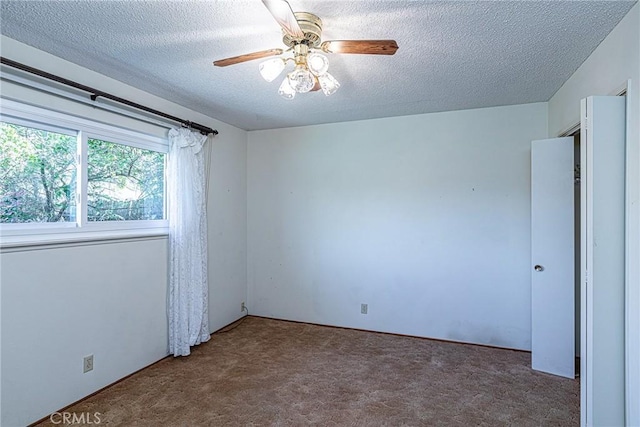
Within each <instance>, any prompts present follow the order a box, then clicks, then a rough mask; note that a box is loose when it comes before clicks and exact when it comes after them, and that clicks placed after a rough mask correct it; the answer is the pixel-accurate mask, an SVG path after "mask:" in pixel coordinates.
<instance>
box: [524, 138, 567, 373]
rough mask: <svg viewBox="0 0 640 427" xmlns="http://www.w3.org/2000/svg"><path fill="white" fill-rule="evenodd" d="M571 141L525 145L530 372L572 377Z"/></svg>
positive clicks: (559, 140) (555, 139)
mask: <svg viewBox="0 0 640 427" xmlns="http://www.w3.org/2000/svg"><path fill="white" fill-rule="evenodd" d="M573 156H574V150H573V138H572V137H568V138H554V139H545V140H539V141H532V142H531V367H532V368H533V369H536V370H538V371H543V372H548V373H550V374H555V375H561V376H563V377H568V378H574V377H575V270H574V269H575V258H574V250H575V234H574V232H575V230H574V219H575V216H574V215H575V213H574V170H573V169H574V159H573Z"/></svg>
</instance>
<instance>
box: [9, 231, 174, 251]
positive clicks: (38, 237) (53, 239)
mask: <svg viewBox="0 0 640 427" xmlns="http://www.w3.org/2000/svg"><path fill="white" fill-rule="evenodd" d="M168 236H169V229H168V228H167V227H158V228H146V229H136V230H104V231H84V232H70V233H50V234H32V235H15V236H10V235H3V236H0V252H1V253H7V252H22V251H30V250H39V249H52V248H57V247H67V246H86V245H98V244H108V243H119V242H124V241H137V240H153V239H164V238H167V237H168Z"/></svg>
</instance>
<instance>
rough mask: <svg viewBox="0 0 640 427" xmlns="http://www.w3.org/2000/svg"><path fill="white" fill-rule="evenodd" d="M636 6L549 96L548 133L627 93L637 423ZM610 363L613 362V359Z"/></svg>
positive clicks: (639, 119)
mask: <svg viewBox="0 0 640 427" xmlns="http://www.w3.org/2000/svg"><path fill="white" fill-rule="evenodd" d="M639 28H640V5H637V4H636V5H635V6H634V7H633V8H632V9H631V10H630V11H629V13H628V14H627V15H626V16H625V17H624V19H623V20H622V21H621V22H620V23H619V24H618V25H617V26H616V27H615V28H614V29H613V31H612V32H611V33H610V34H609V35H608V36H607V37H606V38H605V39H604V40H603V41H602V43H601V44H600V46H598V48H597V49H596V50H595V51H594V52H593V53H592V54H591V56H589V58H588V59H587V60H586V61H585V62H584V63H583V64H582V65H581V66H580V68H579V69H578V70H577V71H576V72H575V73H574V74H573V75H572V76H571V78H569V80H567V81H566V82H565V84H564V85H563V86H562V87H561V88H560V89H559V90H558V92H557V93H556V94H555V95H554V96H553V97H552V98H551V99H550V100H549V136H551V137H554V136H558V135H559V134H560V133H561V132H563V131H564V130H566V129H568V128H570V127H571V126H573V125H575V124H576V123H578V122H579V120H580V100H581V99H582V98H586V97H587V96H591V95H615V94H616V93H618V92H619V91H620V89H622V88H624V87H625V86H626V84H627V81H628V80H629V79H630V80H631V82H630V84H629V88H628V93H627V154H626V193H627V194H626V206H627V212H626V216H627V220H626V240H627V242H626V245H627V249H626V257H627V259H626V287H627V289H626V316H627V324H626V325H620V328H623V329H625V333H626V341H625V348H626V352H627V363H626V387H627V392H626V403H627V404H626V410H627V413H626V417H627V418H626V423H627V425H632V426H637V425H640V404H639V402H640V208H639V205H640V59H639V57H640V31H639ZM611 363H617V362H614V361H612V362H611Z"/></svg>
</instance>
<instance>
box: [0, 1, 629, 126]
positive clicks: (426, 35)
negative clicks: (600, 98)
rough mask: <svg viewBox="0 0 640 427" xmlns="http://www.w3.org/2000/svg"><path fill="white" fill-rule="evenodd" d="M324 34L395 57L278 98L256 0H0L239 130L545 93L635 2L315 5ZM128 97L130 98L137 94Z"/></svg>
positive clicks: (13, 29) (84, 54)
mask: <svg viewBox="0 0 640 427" xmlns="http://www.w3.org/2000/svg"><path fill="white" fill-rule="evenodd" d="M289 3H290V4H291V6H292V8H293V10H294V11H307V12H312V13H315V14H317V15H319V16H320V17H321V18H322V20H323V23H324V31H323V40H331V39H395V40H397V42H398V45H399V46H400V49H399V50H398V52H397V53H396V55H394V56H375V55H337V54H333V55H330V56H329V60H330V70H329V71H330V72H331V73H332V74H333V75H334V76H335V77H336V78H337V79H338V80H339V81H340V83H341V84H342V87H341V88H340V90H338V92H337V93H335V94H334V95H332V96H329V97H326V96H325V95H324V94H323V93H322V92H321V91H320V92H315V93H308V94H298V96H296V98H295V99H294V100H293V101H287V100H285V99H282V98H281V97H280V96H279V95H278V94H277V91H278V86H279V84H280V80H281V78H278V79H276V80H275V81H274V82H272V83H267V82H265V81H264V80H263V79H262V78H261V77H260V74H259V72H258V64H259V63H260V60H256V61H251V62H247V63H243V64H238V65H234V66H230V67H225V68H219V67H214V66H213V65H212V61H213V60H216V59H222V58H225V57H229V56H236V55H240V54H244V53H250V52H255V51H259V50H265V49H270V48H274V47H283V45H282V43H281V38H282V37H281V31H280V27H279V26H278V25H277V24H276V22H275V21H274V20H273V18H272V17H271V15H270V14H269V12H268V11H267V9H266V8H265V7H264V6H263V5H262V2H261V1H260V0H243V1H237V0H236V1H231V0H229V1H98V0H84V1H10V0H2V2H0V4H1V10H0V12H1V13H0V18H1V26H0V31H1V32H2V34H4V35H6V36H8V37H10V38H13V39H16V40H18V41H21V42H23V43H26V44H28V45H31V46H34V47H36V48H38V49H41V50H44V51H46V52H49V53H52V54H54V55H56V56H59V57H62V58H64V59H67V60H69V61H71V62H74V63H76V64H80V65H82V66H84V67H86V68H89V69H92V70H95V71H98V72H100V73H102V74H105V75H107V76H110V77H113V78H115V79H117V80H120V81H122V82H125V83H128V84H130V85H132V86H135V87H138V88H140V89H143V90H146V91H147V92H150V93H153V94H156V95H158V96H161V97H163V98H166V99H169V100H172V101H174V102H176V103H178V104H181V105H183V106H186V107H189V108H191V109H193V110H196V111H199V112H202V113H204V114H206V115H209V116H211V117H215V118H217V119H219V120H222V121H224V122H227V123H229V124H232V125H235V126H237V127H240V128H242V129H247V130H254V129H268V128H278V127H286V126H300V125H309V124H317V123H327V122H339V121H347V120H359V119H370V118H378V117H388V116H397V115H408V114H418V113H427V112H436V111H448V110H460V109H467V108H478V107H489V106H496V105H509V104H520V103H529V102H539V101H547V100H548V99H549V98H550V97H551V96H552V95H553V94H554V93H555V92H556V91H557V90H558V88H560V86H561V85H562V84H563V83H564V82H565V81H566V79H567V78H568V77H569V76H570V75H571V74H572V73H573V72H574V71H575V70H576V69H577V68H578V67H579V66H580V64H581V63H582V62H583V61H584V60H585V59H586V58H587V57H588V56H589V54H590V53H591V52H592V51H593V50H594V49H595V48H596V47H597V46H598V44H599V43H600V42H601V41H602V39H603V38H604V37H605V36H606V35H607V34H608V33H609V32H610V31H611V30H612V29H613V27H614V26H615V25H616V24H617V23H618V22H619V21H620V20H621V19H622V17H623V16H624V15H625V14H626V13H627V12H628V11H629V9H630V8H631V7H632V6H633V5H634V4H635V2H632V1H530V2H529V1H380V0H377V1H376V0H368V1H365V0H362V1H311V0H290V1H289ZM133 101H135V100H133Z"/></svg>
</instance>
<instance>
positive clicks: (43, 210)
mask: <svg viewBox="0 0 640 427" xmlns="http://www.w3.org/2000/svg"><path fill="white" fill-rule="evenodd" d="M75 159H76V135H74V134H73V133H60V132H54V131H49V130H45V129H37V128H33V127H27V126H21V125H17V124H11V123H6V122H2V123H0V222H2V223H28V222H69V221H75V194H76V161H75Z"/></svg>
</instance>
